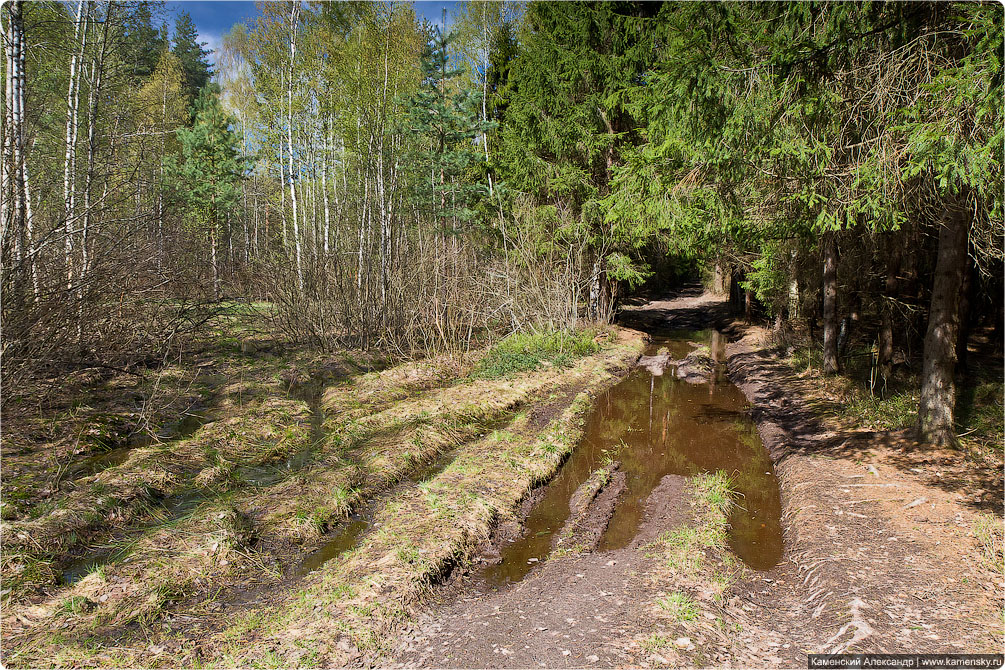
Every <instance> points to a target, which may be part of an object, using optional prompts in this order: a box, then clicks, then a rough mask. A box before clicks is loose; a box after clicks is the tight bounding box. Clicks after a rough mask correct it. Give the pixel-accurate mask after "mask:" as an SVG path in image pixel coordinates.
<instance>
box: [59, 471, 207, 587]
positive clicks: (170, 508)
mask: <svg viewBox="0 0 1005 670" xmlns="http://www.w3.org/2000/svg"><path fill="white" fill-rule="evenodd" d="M205 499H206V497H205V495H203V494H202V493H199V492H195V491H188V492H186V493H179V494H178V495H174V496H170V497H167V498H164V499H163V500H162V501H161V503H160V504H159V505H158V506H157V507H156V508H154V509H152V510H150V514H151V516H152V517H153V519H152V520H151V521H150V522H149V523H144V524H142V525H141V526H138V527H137V528H135V529H134V531H130V534H132V533H133V532H136V533H140V532H143V531H147V530H150V529H151V528H156V527H157V526H162V525H164V524H167V523H172V522H174V521H177V520H179V519H181V518H182V517H184V516H186V515H188V514H190V513H192V512H193V511H195V509H196V508H197V507H198V506H199V505H201V504H202V503H203V501H204V500H205ZM130 551H131V544H130V543H126V544H124V545H121V546H115V547H107V546H106V547H95V548H93V549H90V550H89V551H87V552H86V553H85V554H84V555H83V556H80V557H78V558H75V559H72V560H70V561H68V562H67V563H65V564H64V565H63V567H62V569H61V571H60V572H61V578H60V584H62V585H63V586H70V585H71V584H75V583H77V582H79V581H80V580H81V579H83V578H84V577H86V576H87V575H89V574H91V573H92V572H94V571H95V570H97V569H98V568H100V567H101V566H102V565H107V564H108V563H112V562H115V561H119V560H121V559H123V558H124V557H126V556H127V555H128V554H129V552H130Z"/></svg>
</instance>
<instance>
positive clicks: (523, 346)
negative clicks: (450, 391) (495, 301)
mask: <svg viewBox="0 0 1005 670" xmlns="http://www.w3.org/2000/svg"><path fill="white" fill-rule="evenodd" d="M596 336H597V331H595V330H592V329H591V330H582V331H579V332H576V333H566V332H554V333H514V334H512V335H510V336H509V337H507V338H505V339H503V340H502V341H500V342H499V343H498V344H496V345H495V346H494V347H492V348H491V349H489V351H488V353H487V354H486V355H485V357H484V358H482V360H481V361H479V363H478V365H476V366H475V368H474V370H473V371H472V373H471V376H472V377H474V378H475V379H497V378H500V377H508V376H510V375H514V374H517V373H520V372H527V371H528V370H536V369H537V368H538V367H539V366H540V365H541V364H542V363H545V362H546V363H549V364H551V365H555V366H559V367H568V366H569V365H571V364H572V362H573V361H575V360H576V359H577V358H582V357H583V356H589V355H590V354H594V353H596V352H597V351H599V350H600V345H599V344H598V343H597V342H596Z"/></svg>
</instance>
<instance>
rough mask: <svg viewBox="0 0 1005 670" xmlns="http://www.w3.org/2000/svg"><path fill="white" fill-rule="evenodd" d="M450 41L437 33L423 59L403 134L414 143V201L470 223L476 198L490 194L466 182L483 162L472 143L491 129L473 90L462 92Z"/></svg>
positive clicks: (411, 157)
mask: <svg viewBox="0 0 1005 670" xmlns="http://www.w3.org/2000/svg"><path fill="white" fill-rule="evenodd" d="M451 37H452V36H448V35H444V34H443V32H442V30H440V29H436V31H435V32H433V33H432V34H431V35H430V37H429V41H428V42H427V44H426V48H425V51H424V53H423V55H422V85H421V86H420V88H419V90H418V91H416V92H415V93H414V94H413V95H412V96H411V97H410V98H408V99H407V100H405V101H404V105H403V107H404V114H403V119H402V121H401V124H402V128H401V130H402V132H403V133H405V134H407V135H408V136H410V137H412V138H413V139H414V140H415V146H414V148H413V149H412V150H411V151H410V152H409V154H408V158H409V163H408V165H409V168H408V169H409V170H410V171H411V172H412V174H413V175H414V176H413V178H412V179H411V180H410V181H409V184H410V189H409V195H410V199H411V200H412V202H413V203H415V205H416V206H418V207H419V208H421V209H422V210H423V211H424V212H426V213H428V214H429V215H430V216H431V217H433V218H434V219H438V220H439V221H440V222H441V225H442V226H443V228H444V229H446V228H447V221H448V220H452V221H453V222H454V223H455V225H456V222H466V221H469V220H471V219H472V218H473V217H474V214H475V211H474V206H475V203H476V201H477V199H478V198H479V197H480V196H481V195H482V194H483V193H486V192H487V189H485V188H484V187H483V186H482V184H481V183H480V182H478V181H475V180H472V179H468V178H466V177H467V176H468V173H469V172H470V171H471V170H472V169H473V168H474V167H475V166H476V164H477V163H478V162H479V161H480V160H481V154H480V153H479V152H478V150H477V148H476V146H475V144H474V141H475V138H476V137H479V136H480V135H481V134H482V133H483V132H484V131H486V130H488V129H489V128H491V126H492V125H493V124H488V123H483V122H482V121H480V120H479V118H478V110H477V107H478V103H479V100H478V98H477V97H476V95H475V92H474V91H473V90H471V89H470V88H467V89H465V88H458V86H457V84H458V79H459V77H460V75H461V73H462V71H461V70H460V69H459V68H455V67H453V66H452V65H451V62H450V54H449V51H448V47H449V42H450V40H451Z"/></svg>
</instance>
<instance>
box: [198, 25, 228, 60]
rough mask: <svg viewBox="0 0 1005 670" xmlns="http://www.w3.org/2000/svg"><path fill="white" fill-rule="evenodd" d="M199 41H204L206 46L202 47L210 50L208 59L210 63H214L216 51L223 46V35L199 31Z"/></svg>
mask: <svg viewBox="0 0 1005 670" xmlns="http://www.w3.org/2000/svg"><path fill="white" fill-rule="evenodd" d="M199 41H200V42H205V43H206V46H204V47H203V48H204V49H206V50H207V51H209V52H210V56H209V60H210V62H211V63H214V64H215V63H216V60H217V52H218V51H219V50H220V49H221V48H223V35H220V34H219V33H204V32H200V33H199Z"/></svg>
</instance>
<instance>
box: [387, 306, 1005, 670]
mask: <svg viewBox="0 0 1005 670" xmlns="http://www.w3.org/2000/svg"><path fill="white" fill-rule="evenodd" d="M726 314H727V313H726V306H725V305H724V304H723V303H722V302H721V299H719V298H716V297H714V296H711V295H708V294H701V293H700V292H697V291H690V292H684V293H683V294H682V295H679V296H678V297H676V298H675V299H672V300H667V301H656V302H650V303H648V304H645V305H642V306H639V307H637V308H636V309H631V310H627V312H626V314H624V317H625V318H624V321H625V322H627V323H628V324H630V325H632V326H634V327H639V328H642V329H645V330H649V331H652V330H659V329H686V330H694V329H697V328H701V327H707V326H710V325H712V326H716V327H718V328H721V329H724V330H725V331H726V332H727V333H728V334H729V336H730V337H731V339H732V340H733V342H732V343H731V344H730V345H729V346H728V348H727V355H728V370H729V375H730V377H731V379H732V380H733V381H734V382H735V383H736V384H737V385H738V386H739V387H740V389H741V390H742V391H743V392H744V394H745V395H746V396H747V398H748V399H749V401H750V402H751V405H752V410H751V411H752V414H753V417H754V419H755V421H756V422H757V424H758V430H759V433H760V436H761V439H762V441H763V443H764V445H765V447H766V448H767V449H768V450H769V452H770V455H771V457H772V460H773V461H774V463H775V468H776V473H777V475H778V477H779V480H780V486H781V495H782V523H783V531H784V538H785V553H784V557H783V560H782V561H781V562H780V563H779V564H778V565H776V566H775V567H774V568H772V569H770V570H767V571H755V570H752V569H749V568H746V567H745V566H743V565H742V564H738V562H737V561H736V560H734V559H733V558H732V556H731V555H730V553H729V550H728V549H725V548H724V547H723V546H722V544H721V543H717V542H715V541H714V539H708V538H705V539H703V538H702V534H703V533H706V531H707V529H708V528H709V527H710V526H714V525H715V524H716V523H722V519H721V517H717V516H716V513H715V510H714V509H712V507H714V505H712V506H710V504H709V500H708V496H707V493H708V492H707V491H706V490H705V489H704V487H703V486H702V485H701V482H698V484H697V485H696V484H695V483H694V481H690V482H689V481H686V480H685V479H684V478H682V477H679V476H674V475H668V476H667V477H665V478H664V480H663V482H662V483H661V485H660V486H658V487H657V488H656V489H655V490H654V491H653V494H652V495H651V496H650V498H649V499H648V501H647V503H646V509H645V520H644V522H643V524H642V526H641V527H640V530H639V533H638V535H637V537H636V538H635V540H634V541H633V542H632V543H631V544H630V545H629V546H627V547H625V548H623V549H620V550H616V551H596V550H590V549H591V547H587V548H586V550H585V551H583V552H580V553H576V554H573V555H565V556H558V557H554V558H549V560H547V561H546V562H544V563H543V564H542V565H541V566H540V567H537V568H535V569H534V571H533V572H531V574H530V575H529V576H528V577H526V578H525V579H523V580H522V581H519V582H517V583H515V584H512V585H507V586H504V587H502V588H488V587H486V586H485V585H484V584H482V583H479V580H478V577H477V575H478V572H477V571H472V573H471V574H469V575H464V574H456V575H454V577H453V579H451V580H450V581H449V582H448V583H447V584H446V585H444V586H443V587H440V588H438V589H436V590H435V591H434V594H433V597H432V598H431V600H430V602H431V603H433V604H431V605H430V606H429V607H428V608H427V610H426V612H425V614H424V616H423V617H421V618H420V619H419V620H418V621H417V623H416V624H415V625H414V626H412V627H411V628H410V629H409V630H408V631H407V633H406V637H405V639H404V641H403V642H402V644H401V647H400V649H399V651H398V652H397V653H396V654H394V655H393V658H394V660H395V661H396V662H397V663H399V664H401V665H404V666H428V667H538V666H540V667H584V666H592V667H623V666H643V667H660V666H706V665H714V666H721V665H730V666H738V667H762V666H781V667H792V666H802V667H805V663H806V655H807V654H808V653H837V652H865V651H874V652H889V653H897V652H900V653H924V652H933V653H934V652H959V653H976V652H991V653H1000V652H1001V651H1002V645H1003V637H1002V632H1003V614H1005V612H1003V609H1002V606H1003V594H1005V579H1003V578H1005V575H1003V572H1002V560H1003V556H1002V536H1001V533H1002V478H1001V475H1002V468H1001V460H1000V456H999V457H998V458H997V459H995V458H994V457H989V458H985V459H982V460H980V461H979V462H978V461H974V460H972V459H968V458H966V457H964V456H963V455H962V454H961V453H959V452H954V451H948V450H933V449H929V448H923V447H918V446H917V445H915V444H914V443H912V442H911V441H910V440H909V439H908V437H907V435H906V434H904V433H903V432H902V431H901V432H877V431H873V430H863V429H859V428H856V427H855V426H853V425H849V424H848V422H847V421H844V422H842V421H839V420H838V419H837V418H836V417H835V413H834V412H833V408H832V407H831V406H832V405H833V404H834V402H835V401H836V398H835V397H833V396H830V395H828V390H827V389H828V387H827V385H825V384H822V383H821V382H820V380H819V379H817V378H814V377H812V376H807V375H805V374H799V373H797V372H796V371H795V370H794V369H793V368H792V367H791V366H790V365H788V364H787V362H786V360H785V359H784V358H783V356H784V352H782V351H780V350H778V349H775V348H772V347H771V346H769V342H770V337H769V333H768V332H766V331H764V330H763V329H761V328H758V327H750V326H745V325H743V324H741V323H735V322H732V321H731V320H730V319H729V318H728V316H727V315H726ZM601 498H602V496H600V495H598V496H597V498H596V500H597V501H598V503H597V505H596V506H597V507H598V508H600V509H598V510H596V512H595V513H596V514H599V515H600V516H601V518H603V516H604V514H605V509H604V503H603V502H601ZM519 533H520V531H519V529H516V530H512V529H510V530H509V531H507V532H506V533H501V534H499V533H497V536H498V537H496V538H495V542H494V543H493V542H489V543H486V545H484V546H483V547H482V556H483V560H485V561H486V562H490V561H492V560H493V559H494V558H495V557H496V556H498V552H499V550H500V549H501V547H502V545H504V544H505V543H506V542H508V541H510V539H511V538H512V537H513V536H519ZM695 535H697V536H698V537H699V539H698V541H697V542H696V541H694V540H693V539H692V538H693V537H694V536H695ZM687 553H690V554H691V557H692V558H695V557H697V560H692V561H689V560H687V556H686V554H687Z"/></svg>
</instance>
